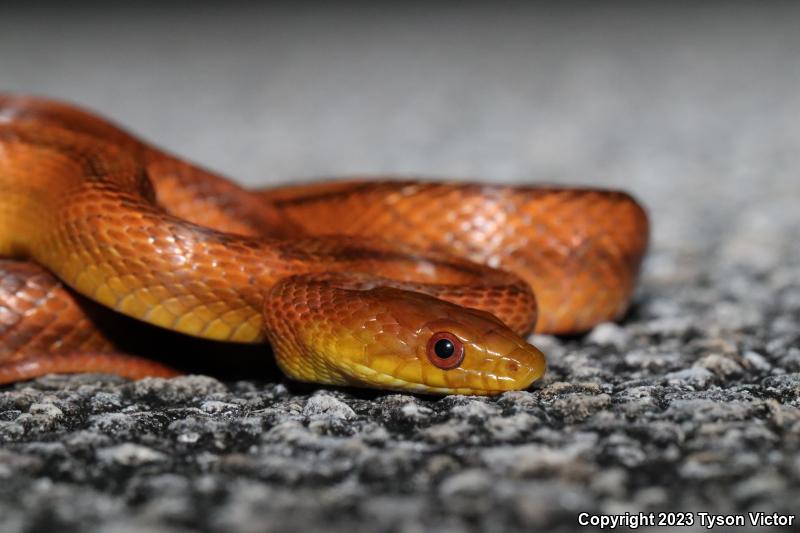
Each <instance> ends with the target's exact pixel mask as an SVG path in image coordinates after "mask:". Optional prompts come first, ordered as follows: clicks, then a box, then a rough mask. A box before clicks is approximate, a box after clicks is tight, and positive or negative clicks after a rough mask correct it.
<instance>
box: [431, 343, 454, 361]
mask: <svg viewBox="0 0 800 533" xmlns="http://www.w3.org/2000/svg"><path fill="white" fill-rule="evenodd" d="M433 349H434V351H435V352H436V355H437V357H441V358H442V359H447V358H448V357H450V356H451V355H453V352H455V351H456V347H455V346H453V343H452V342H451V341H450V340H449V339H439V340H438V341H436V345H435V346H434V348H433Z"/></svg>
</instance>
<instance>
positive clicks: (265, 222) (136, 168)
mask: <svg viewBox="0 0 800 533" xmlns="http://www.w3.org/2000/svg"><path fill="white" fill-rule="evenodd" d="M647 234H648V224H647V219H646V216H645V214H644V212H643V210H642V209H641V207H640V206H639V205H638V204H637V203H636V202H635V201H634V200H633V199H632V198H631V197H630V196H628V195H627V194H625V193H621V192H614V191H602V190H596V189H567V188H554V187H504V186H492V185H477V184H455V183H425V182H413V181H364V180H362V181H352V182H337V183H327V184H319V185H310V186H308V185H307V186H291V187H284V188H279V189H272V190H267V191H258V192H253V191H246V190H244V189H241V188H239V187H238V186H236V185H234V184H233V183H231V182H229V181H227V180H225V179H224V178H221V177H219V176H216V175H213V174H211V173H209V172H207V171H204V170H202V169H199V168H197V167H194V166H192V165H191V164H189V163H186V162H184V161H182V160H179V159H177V158H175V157H173V156H171V155H168V154H165V153H163V152H160V151H158V150H156V149H155V148H152V147H150V146H148V145H146V144H144V143H142V142H141V141H139V140H138V139H136V138H134V137H132V136H131V135H129V134H127V133H126V132H124V131H122V130H120V129H118V128H117V127H115V126H113V125H111V124H109V123H108V122H106V121H104V120H103V119H101V118H99V117H96V116H94V115H92V114H89V113H87V112H85V111H82V110H80V109H77V108H75V107H73V106H70V105H67V104H62V103H58V102H53V101H48V100H42V99H37V98H32V97H20V96H2V95H0V256H4V257H7V258H9V259H6V260H0V381H2V382H10V381H14V380H18V379H27V378H30V377H33V376H37V375H41V374H43V373H47V372H51V371H55V372H79V371H105V372H112V373H117V374H120V375H124V376H127V377H131V378H138V377H143V376H146V375H170V374H171V371H170V370H169V369H167V368H166V367H163V366H160V365H159V364H157V363H153V362H149V361H146V360H143V359H140V358H138V357H131V356H128V355H122V354H118V353H114V352H113V351H112V349H113V346H112V345H110V344H109V341H108V340H107V339H105V338H104V336H103V335H102V334H101V332H100V331H99V330H98V329H97V328H95V327H94V326H93V322H92V321H91V320H90V319H89V318H88V317H87V316H86V313H85V311H84V309H83V308H82V307H81V305H80V304H79V303H76V300H75V298H74V297H73V296H72V295H71V292H70V291H76V292H77V293H80V294H82V295H83V296H85V297H88V298H89V299H91V300H94V301H96V302H98V303H100V304H102V305H104V306H107V307H109V308H111V309H114V310H116V311H117V312H120V313H123V314H125V315H128V316H131V317H134V318H136V319H139V320H142V321H146V322H149V323H151V324H154V325H156V326H160V327H163V328H168V329H171V330H174V331H178V332H181V333H185V334H188V335H193V336H197V337H203V338H208V339H214V340H224V341H231V342H246V343H257V342H263V341H269V343H270V344H271V345H272V349H273V353H274V354H275V357H276V360H277V361H278V364H279V365H280V367H281V368H282V369H283V370H284V372H286V373H287V374H288V375H289V376H290V377H292V378H295V379H298V380H303V381H311V382H319V383H329V384H340V385H358V386H370V387H379V388H389V389H400V390H409V391H418V392H432V393H465V394H496V393H498V392H501V391H504V390H513V389H520V388H525V387H527V386H528V385H529V384H530V383H531V382H533V381H534V380H535V379H537V378H538V377H540V376H541V375H542V374H543V373H544V368H545V363H544V357H543V355H542V354H541V353H540V352H539V351H538V350H537V349H536V348H534V347H533V346H531V345H529V344H527V343H526V342H525V340H524V339H523V338H522V337H521V336H520V335H523V334H525V333H527V332H530V331H531V330H533V328H534V325H535V328H536V331H539V332H550V333H569V332H579V331H584V330H586V329H588V328H590V327H591V326H593V325H594V324H596V323H598V322H600V321H603V320H610V319H614V318H616V317H618V316H619V315H620V314H621V313H623V312H624V310H625V309H626V307H627V304H628V300H629V297H630V295H631V292H632V290H633V287H634V283H635V279H636V276H637V272H638V268H639V265H640V262H641V258H642V256H643V254H644V251H645V249H646V245H647ZM27 260H30V261H32V263H27V262H23V261H27ZM34 263H35V264H34ZM37 265H41V267H40V266H37ZM42 267H44V269H46V271H45V270H43V269H42ZM48 272H50V273H52V274H54V275H55V276H56V277H57V278H58V280H60V281H58V280H56V279H55V278H53V277H52V276H51V275H50V274H49V273H48ZM62 283H63V284H64V285H66V286H68V287H69V288H70V289H65V288H64V286H63V285H62ZM534 294H535V297H534ZM537 301H538V320H537Z"/></svg>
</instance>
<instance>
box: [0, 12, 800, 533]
mask: <svg viewBox="0 0 800 533" xmlns="http://www.w3.org/2000/svg"><path fill="white" fill-rule="evenodd" d="M2 9H8V8H0V10H2ZM52 9H53V10H56V11H50V12H49V13H43V12H41V11H37V12H34V11H33V10H32V8H31V10H30V11H23V10H21V9H18V10H16V11H7V12H4V13H3V12H0V50H3V53H2V55H0V82H2V87H3V88H4V89H10V90H16V91H28V92H36V93H40V94H48V95H51V96H58V97H61V98H66V99H70V100H74V101H78V102H81V103H84V104H85V105H88V106H91V107H93V108H96V109H99V110H101V111H103V112H104V113H106V114H108V115H110V116H113V117H115V118H116V119H117V120H118V121H120V122H122V123H124V124H126V125H129V126H130V127H132V128H133V129H134V130H136V131H138V132H140V133H141V134H143V135H144V136H146V137H147V138H150V139H153V140H154V141H156V142H158V143H160V144H162V145H163V146H165V147H167V148H169V149H172V150H174V151H176V152H179V153H181V154H184V155H187V156H189V157H191V158H193V159H195V160H198V161H200V162H202V163H204V164H207V165H209V166H211V167H214V168H216V169H220V170H222V171H224V172H226V173H228V174H231V175H236V176H239V177H240V179H242V180H243V181H244V182H247V183H251V184H254V183H261V184H264V183H271V182H278V181H281V180H282V178H285V177H293V176H311V175H321V174H345V173H348V172H356V171H358V172H395V173H396V172H402V173H419V174H431V175H455V176H466V177H473V176H480V177H483V178H485V179H499V180H504V181H518V182H523V181H530V180H532V179H536V180H547V181H555V182H565V183H567V182H568V183H592V184H600V185H608V186H621V187H625V188H627V189H629V190H631V191H633V192H634V193H635V194H636V195H637V196H638V197H639V198H640V199H641V200H642V201H643V202H644V203H645V204H646V205H647V206H648V208H649V210H650V214H651V217H652V223H653V228H654V233H653V244H652V248H651V252H650V255H649V257H648V260H647V263H646V266H645V271H644V275H643V279H642V282H641V286H640V290H639V292H638V294H637V297H636V301H635V304H634V306H633V308H632V310H631V312H630V314H629V316H628V317H626V318H625V319H624V320H623V321H621V322H620V323H619V324H602V325H600V326H598V327H597V328H595V329H594V331H592V332H590V333H589V334H587V335H585V336H581V337H576V338H554V337H538V338H536V339H534V340H535V342H537V343H538V345H539V346H540V347H541V348H542V349H543V350H544V351H545V353H546V354H547V356H548V361H549V371H548V373H547V375H546V377H545V378H544V379H543V380H542V382H541V383H540V384H539V385H538V386H536V387H535V388H534V389H533V390H531V391H525V392H514V393H508V394H504V395H502V396H500V397H498V398H495V399H475V398H468V397H461V396H455V397H447V398H442V399H436V398H429V397H416V396H410V395H404V394H384V393H376V392H364V391H354V390H339V389H332V388H325V387H307V386H300V385H297V384H293V383H290V382H286V381H284V380H282V379H281V378H275V377H265V378H264V379H261V380H245V381H233V380H230V381H224V380H221V381H220V380H217V379H214V378H212V377H207V376H188V377H184V378H178V379H174V380H169V381H165V380H144V381H141V382H137V383H128V382H124V381H121V380H118V379H114V378H109V377H103V376H93V375H87V376H75V377H63V376H61V377H58V376H54V377H46V378H42V379H39V380H36V381H34V382H29V383H23V384H19V385H16V386H13V387H9V388H5V389H3V390H0V443H2V445H1V446H0V479H2V483H0V530H2V531H4V532H15V531H67V532H69V531H89V530H94V529H97V530H102V531H109V532H115V533H117V532H118V533H122V532H134V531H136V532H138V531H153V532H162V531H163V532H182V531H195V530H208V531H241V532H250V531H253V532H256V531H321V530H327V531H345V532H348V533H353V532H360V531H398V532H409V533H410V532H418V531H428V530H430V531H441V532H450V531H454V532H455V531H463V530H486V531H515V530H521V531H533V530H538V529H539V528H546V529H560V530H571V529H574V528H576V527H577V525H578V523H577V517H578V514H579V513H580V512H589V513H603V514H619V513H624V512H626V511H629V512H636V511H646V512H650V511H652V512H661V511H683V512H695V513H697V512H712V513H744V512H746V511H766V512H770V513H772V512H778V513H795V512H797V508H798V505H797V504H798V500H799V499H800V456H798V454H797V450H798V449H799V448H800V247H798V242H797V240H798V235H799V233H800V232H799V231H798V230H800V210H798V209H797V203H798V200H799V199H800V178H798V172H797V170H798V168H800V127H799V126H798V121H797V117H798V116H799V115H800V54H798V53H797V50H798V46H800V31H798V30H800V16H799V15H800V10H798V9H796V8H794V7H792V5H791V4H775V5H771V4H761V5H760V9H758V10H756V6H755V5H752V6H750V7H748V6H747V5H739V4H732V3H727V4H706V5H705V7H703V8H691V7H689V6H688V5H687V6H681V5H672V6H671V7H668V6H662V7H655V6H648V7H641V6H639V7H636V6H634V5H629V6H627V7H626V8H622V7H617V8H614V9H611V8H599V7H592V6H591V5H589V4H585V5H582V6H581V7H578V6H573V7H572V8H570V9H567V8H561V10H554V8H551V9H548V10H545V9H544V8H542V7H540V8H530V9H528V10H521V8H512V7H508V6H506V7H504V8H502V9H496V10H491V11H490V10H489V9H488V8H481V9H479V8H476V7H468V6H462V7H456V6H455V5H454V6H450V7H446V8H445V7H440V8H425V9H423V8H422V7H414V6H407V7H405V8H403V9H396V10H395V11H392V12H384V11H378V10H377V9H373V8H368V7H367V6H362V7H349V8H339V9H337V10H333V9H323V8H321V7H320V8H318V9H316V10H312V9H310V8H309V10H307V11H303V10H300V9H296V10H291V11H290V10H285V11H280V10H274V9H273V8H269V9H270V10H268V9H267V8H255V7H245V6H239V7H237V6H235V5H231V6H229V7H228V9H227V10H222V9H218V8H217V9H214V8H211V7H203V6H197V5H196V4H177V5H173V6H172V7H156V6H155V5H153V6H151V7H146V6H145V7H142V6H139V7H136V8H133V7H131V8H129V10H128V11H124V12H123V11H118V12H115V11H109V10H107V9H100V8H95V9H91V8H88V7H87V8H85V9H76V10H72V11H57V10H58V9H64V8H58V7H56V6H54V7H53V8H52ZM695 517H696V520H697V515H695ZM795 522H797V519H795ZM694 529H696V530H700V529H701V528H700V527H698V525H697V524H696V525H695V527H694ZM778 529H779V530H788V528H778ZM795 529H797V524H795Z"/></svg>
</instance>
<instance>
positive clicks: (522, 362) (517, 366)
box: [498, 344, 547, 390]
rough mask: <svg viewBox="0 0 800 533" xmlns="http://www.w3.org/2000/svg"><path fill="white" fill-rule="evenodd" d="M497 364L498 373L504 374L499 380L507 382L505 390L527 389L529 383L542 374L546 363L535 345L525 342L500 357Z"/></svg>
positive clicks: (503, 382)
mask: <svg viewBox="0 0 800 533" xmlns="http://www.w3.org/2000/svg"><path fill="white" fill-rule="evenodd" d="M498 366H499V367H500V368H499V369H498V371H499V372H498V374H499V375H502V376H505V377H504V378H503V379H501V380H499V381H500V383H502V384H504V385H505V384H508V385H510V387H509V388H508V389H507V390H521V389H527V388H528V387H530V385H531V384H532V383H533V382H534V381H536V380H537V379H539V378H540V377H542V376H543V375H544V372H545V369H546V367H547V364H546V362H545V357H544V354H543V353H542V352H541V351H539V349H538V348H536V347H535V346H531V345H530V344H525V345H523V346H520V347H518V348H517V349H515V350H514V351H512V352H511V353H510V354H509V355H508V356H506V357H504V358H502V359H501V360H500V361H499V363H498Z"/></svg>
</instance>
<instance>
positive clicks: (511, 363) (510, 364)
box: [507, 361, 519, 374]
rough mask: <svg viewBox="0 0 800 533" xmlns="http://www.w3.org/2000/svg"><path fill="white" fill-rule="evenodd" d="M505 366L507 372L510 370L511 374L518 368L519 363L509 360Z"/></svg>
mask: <svg viewBox="0 0 800 533" xmlns="http://www.w3.org/2000/svg"><path fill="white" fill-rule="evenodd" d="M507 366H508V370H509V372H511V373H512V374H515V373H516V372H517V371H518V370H519V363H517V362H516V361H509V362H508V365H507Z"/></svg>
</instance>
